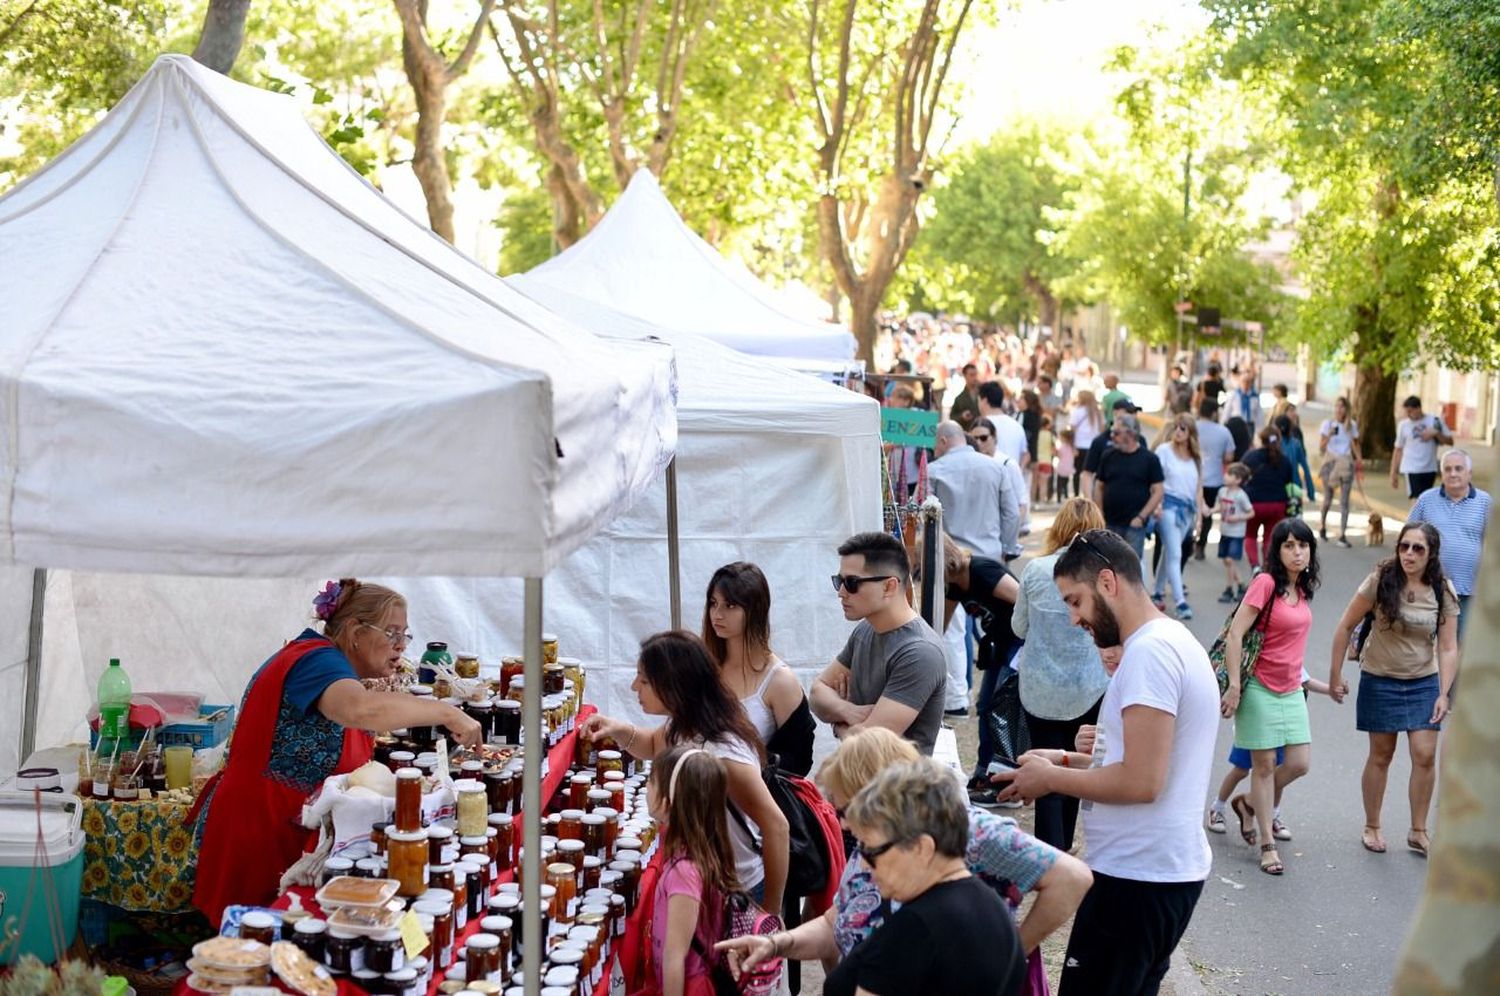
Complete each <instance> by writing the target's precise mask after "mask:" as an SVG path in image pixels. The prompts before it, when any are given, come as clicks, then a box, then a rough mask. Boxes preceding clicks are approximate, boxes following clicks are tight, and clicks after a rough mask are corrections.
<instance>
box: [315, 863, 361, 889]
mask: <svg viewBox="0 0 1500 996" xmlns="http://www.w3.org/2000/svg"><path fill="white" fill-rule="evenodd" d="M353 873H354V862H353V861H351V860H350V859H349V858H329V859H328V860H327V861H325V862H323V877H322V880H321V881H320V882H319V883H318V884H319V885H327V884H328V883H329V882H331V881H333V880H334V879H336V878H338V877H339V876H340V875H352V874H353Z"/></svg>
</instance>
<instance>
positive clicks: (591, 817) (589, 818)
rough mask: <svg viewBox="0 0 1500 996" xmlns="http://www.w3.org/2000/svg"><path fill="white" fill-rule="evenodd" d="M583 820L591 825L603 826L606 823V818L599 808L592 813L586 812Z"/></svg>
mask: <svg viewBox="0 0 1500 996" xmlns="http://www.w3.org/2000/svg"><path fill="white" fill-rule="evenodd" d="M583 822H585V823H587V824H588V825H589V826H591V827H602V826H603V825H604V824H605V822H606V820H605V817H604V816H603V815H602V814H600V812H599V811H598V810H595V811H594V812H592V813H584V814H583Z"/></svg>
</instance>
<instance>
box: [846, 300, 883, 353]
mask: <svg viewBox="0 0 1500 996" xmlns="http://www.w3.org/2000/svg"><path fill="white" fill-rule="evenodd" d="M884 296H885V288H884V287H881V288H879V289H876V288H875V287H873V286H872V285H871V283H870V282H869V281H865V282H864V283H863V284H861V285H860V286H859V288H858V289H857V290H856V292H855V293H853V294H850V295H849V331H851V332H853V333H854V339H855V341H856V342H857V343H858V344H859V350H858V356H859V358H860V359H862V360H864V361H865V363H867V364H869V368H870V369H871V370H873V369H874V368H875V336H876V334H877V333H878V332H879V331H880V328H879V325H878V323H877V322H876V320H875V316H876V315H877V314H878V313H879V311H880V299H881V298H882V297H884Z"/></svg>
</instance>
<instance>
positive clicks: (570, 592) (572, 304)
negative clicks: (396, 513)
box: [392, 271, 881, 717]
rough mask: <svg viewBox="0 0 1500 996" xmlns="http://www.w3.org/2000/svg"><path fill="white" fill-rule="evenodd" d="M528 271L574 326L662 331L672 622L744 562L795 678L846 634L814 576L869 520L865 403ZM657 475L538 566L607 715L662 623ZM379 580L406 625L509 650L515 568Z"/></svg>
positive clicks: (562, 629)
mask: <svg viewBox="0 0 1500 996" xmlns="http://www.w3.org/2000/svg"><path fill="white" fill-rule="evenodd" d="M534 272H535V271H533V273H527V274H524V275H522V276H518V277H512V278H509V281H508V282H509V283H511V284H512V285H513V286H515V287H517V288H519V289H520V290H522V291H523V292H524V293H526V294H528V295H531V296H533V297H535V298H536V300H537V301H539V302H541V303H542V304H544V305H546V306H547V307H548V308H550V309H552V310H554V311H556V312H557V313H558V314H561V315H564V316H566V317H568V318H571V319H573V320H574V321H577V322H578V323H579V324H580V325H584V326H586V327H588V328H592V329H598V330H603V331H608V332H612V333H615V334H618V335H654V336H657V337H659V338H662V339H665V340H666V341H668V342H670V343H671V344H672V346H673V349H674V351H675V353H676V357H677V376H678V385H679V393H678V401H677V424H678V432H679V435H678V440H677V457H676V469H677V508H678V514H679V517H680V520H681V521H680V528H679V530H678V533H679V549H680V559H681V564H680V567H679V576H680V577H681V579H682V585H683V590H684V596H683V625H684V626H686V627H687V628H689V629H693V630H696V629H698V627H699V625H700V622H701V618H702V617H701V612H702V604H703V603H702V599H703V594H704V587H705V586H706V585H707V583H708V579H709V577H710V576H711V575H712V573H713V571H714V570H715V569H716V568H718V567H719V566H721V565H723V564H726V563H730V562H732V561H736V560H749V561H752V562H754V563H756V564H758V565H759V566H760V567H761V568H762V569H763V570H764V571H765V573H766V577H767V578H768V580H769V581H770V584H771V593H772V642H773V646H774V649H775V650H776V651H777V652H778V653H779V654H780V656H781V657H782V658H783V659H784V660H786V661H787V663H788V664H790V665H791V666H792V667H793V668H795V669H796V670H797V671H798V672H799V677H800V678H802V679H803V682H804V684H806V683H807V682H808V681H809V680H810V678H811V677H812V676H813V675H814V674H816V673H817V672H818V671H820V670H821V669H822V668H823V667H825V666H826V665H827V664H828V662H829V661H830V660H832V659H833V656H834V654H836V653H837V652H838V651H839V649H840V648H842V647H843V645H844V642H845V641H846V640H847V638H848V634H849V624H848V622H847V621H846V620H845V619H844V617H843V613H842V611H841V610H840V608H839V603H838V599H837V596H836V595H835V594H834V592H833V591H832V590H831V589H830V588H829V586H828V576H829V575H830V574H832V573H834V571H835V570H836V569H837V563H838V562H837V556H836V554H835V552H834V551H835V549H836V548H837V546H838V544H839V543H841V542H842V541H843V540H845V539H847V538H848V537H849V536H850V535H852V534H853V533H856V532H861V531H864V530H871V529H879V528H881V501H880V459H881V455H880V452H881V451H880V416H879V406H878V405H877V404H876V403H875V402H874V401H873V400H872V399H869V398H866V397H863V396H861V395H859V394H856V393H854V392H852V391H848V390H845V389H843V388H839V387H834V386H833V385H831V384H828V383H826V382H824V381H821V380H818V379H816V378H814V377H812V376H809V375H805V374H800V373H797V372H795V371H792V370H788V369H786V368H785V367H784V366H782V365H780V364H779V363H776V362H774V361H770V360H767V359H763V358H760V357H752V356H746V355H744V354H741V353H737V352H735V351H734V350H732V349H728V348H726V347H724V346H721V345H719V344H718V343H716V342H713V341H712V340H710V339H707V338H705V337H703V336H701V335H698V334H695V333H692V332H678V331H672V330H669V329H663V328H660V327H656V326H652V325H650V324H648V323H645V322H642V321H640V320H638V319H632V318H630V317H629V316H626V315H621V314H620V313H619V312H614V311H611V310H610V309H608V308H605V307H603V306H601V305H598V304H596V303H593V302H591V301H588V300H586V299H584V298H582V297H578V296H575V295H573V294H569V293H567V292H565V291H560V290H556V289H555V288H553V287H551V286H550V285H548V284H546V283H543V282H541V281H538V280H536V279H535V278H534V276H533V274H534ZM664 490H665V482H664V481H660V482H657V483H656V484H654V485H653V487H652V490H651V491H650V492H648V494H647V495H646V496H645V497H644V498H642V499H641V500H640V501H639V502H637V503H636V504H635V505H633V506H632V507H631V508H630V510H629V511H627V512H625V513H624V514H622V515H621V516H619V517H618V518H616V519H615V520H614V521H612V522H611V523H610V524H609V525H608V526H606V527H605V528H604V529H603V530H602V531H601V532H600V533H599V534H598V535H597V536H595V537H594V538H593V539H591V540H590V541H589V542H588V543H586V544H584V546H583V547H581V548H580V549H579V550H578V551H577V552H575V553H574V554H573V555H572V556H570V557H569V558H568V559H567V561H565V562H564V563H563V564H562V565H561V566H560V567H558V569H557V570H556V571H555V572H554V573H553V574H552V575H551V576H550V578H549V580H548V589H547V617H546V625H547V628H548V629H549V630H555V631H556V632H557V633H558V635H559V636H560V637H561V638H562V639H563V642H564V651H563V652H564V653H566V654H569V655H571V656H576V657H579V658H581V659H582V660H583V661H584V662H585V663H586V664H588V665H589V678H590V681H591V682H592V684H590V686H589V690H588V694H589V697H590V700H591V701H593V702H595V703H596V704H597V705H598V706H599V707H600V708H601V709H603V710H605V711H606V712H609V713H611V714H614V715H625V716H636V717H638V715H639V714H638V708H639V707H638V705H637V703H636V698H635V695H634V694H633V693H631V692H630V690H629V684H630V681H631V680H632V678H633V677H634V676H635V660H636V655H637V653H638V652H639V649H640V643H641V640H642V639H644V638H645V637H646V636H647V635H649V634H651V633H654V632H656V631H658V630H661V629H665V628H667V626H668V625H669V620H668V614H667V610H666V606H667V604H668V584H669V578H670V575H671V571H670V566H669V563H668V557H669V551H668V544H667V541H666V538H667V530H668V525H667V516H668V502H667V497H666V494H665V493H664ZM392 583H393V584H394V585H396V586H397V587H398V588H400V589H401V590H402V591H405V592H407V593H408V595H409V596H410V602H411V612H412V620H413V626H414V627H416V628H419V629H422V630H427V631H439V630H441V629H442V628H443V627H447V629H448V631H449V632H451V633H453V634H455V636H457V637H458V638H459V639H462V640H463V641H464V646H465V647H466V648H471V649H473V650H474V651H475V652H477V653H479V654H480V656H481V659H484V660H491V661H493V660H495V659H497V658H498V657H499V656H501V655H503V654H507V653H514V652H515V651H514V648H515V647H516V646H518V644H517V642H516V641H517V640H518V638H519V635H520V625H519V616H518V614H517V612H516V604H517V599H516V597H515V591H514V587H515V582H506V581H498V580H493V579H481V578H469V579H437V578H425V579H423V578H413V579H401V580H399V581H394V582H392ZM460 620H462V622H460ZM600 678H602V679H603V681H602V682H601V681H600V680H599V679H600Z"/></svg>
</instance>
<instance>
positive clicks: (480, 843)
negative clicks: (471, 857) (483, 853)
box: [458, 837, 489, 847]
mask: <svg viewBox="0 0 1500 996" xmlns="http://www.w3.org/2000/svg"><path fill="white" fill-rule="evenodd" d="M458 844H459V846H460V847H488V846H489V841H487V840H485V839H484V838H483V837H460V838H458Z"/></svg>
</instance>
